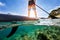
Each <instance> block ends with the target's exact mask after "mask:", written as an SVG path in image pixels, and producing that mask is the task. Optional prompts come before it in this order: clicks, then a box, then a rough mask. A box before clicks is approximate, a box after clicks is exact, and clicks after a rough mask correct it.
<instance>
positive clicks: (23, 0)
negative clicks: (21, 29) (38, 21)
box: [0, 0, 60, 17]
mask: <svg viewBox="0 0 60 40" xmlns="http://www.w3.org/2000/svg"><path fill="white" fill-rule="evenodd" d="M36 4H37V5H39V6H40V7H42V8H43V9H44V10H46V11H47V12H49V13H50V12H51V10H53V9H55V8H58V7H60V0H36ZM36 11H37V15H38V17H48V14H46V13H45V12H44V11H42V10H41V9H39V8H38V7H37V6H36ZM0 13H4V14H8V13H10V14H13V15H22V16H27V15H28V0H0Z"/></svg>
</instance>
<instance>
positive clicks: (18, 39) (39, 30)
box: [0, 22, 60, 40]
mask: <svg viewBox="0 0 60 40" xmlns="http://www.w3.org/2000/svg"><path fill="white" fill-rule="evenodd" d="M6 24H11V23H10V22H9V23H6V22H5V25H6ZM1 25H4V23H3V22H2V23H1ZM11 30H12V27H10V28H6V29H4V30H0V40H60V27H59V26H47V25H33V24H25V25H20V26H18V29H17V30H16V32H15V33H14V34H13V35H12V36H10V37H9V38H7V35H9V33H10V32H11ZM39 34H40V36H39V37H38V35H39ZM41 35H43V36H41ZM44 38H45V39H44Z"/></svg>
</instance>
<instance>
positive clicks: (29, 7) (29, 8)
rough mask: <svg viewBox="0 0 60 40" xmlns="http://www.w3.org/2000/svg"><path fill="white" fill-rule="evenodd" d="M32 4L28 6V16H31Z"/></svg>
mask: <svg viewBox="0 0 60 40" xmlns="http://www.w3.org/2000/svg"><path fill="white" fill-rule="evenodd" d="M30 10H31V6H28V17H30Z"/></svg>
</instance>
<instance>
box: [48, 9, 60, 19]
mask: <svg viewBox="0 0 60 40" xmlns="http://www.w3.org/2000/svg"><path fill="white" fill-rule="evenodd" d="M50 15H53V16H55V17H59V18H60V8H58V9H55V10H52V11H51V13H50ZM48 18H51V17H50V16H49V17H48Z"/></svg>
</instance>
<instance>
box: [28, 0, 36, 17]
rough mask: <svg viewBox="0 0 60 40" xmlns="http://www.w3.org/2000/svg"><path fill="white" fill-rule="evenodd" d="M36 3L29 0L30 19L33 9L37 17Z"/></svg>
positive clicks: (33, 0)
mask: <svg viewBox="0 0 60 40" xmlns="http://www.w3.org/2000/svg"><path fill="white" fill-rule="evenodd" d="M35 2H36V0H29V2H28V17H29V16H30V10H31V8H33V10H34V13H35V17H37V14H36V6H35Z"/></svg>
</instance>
